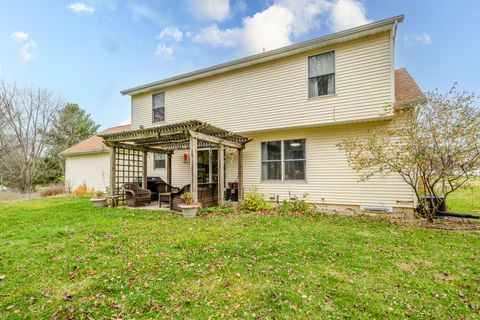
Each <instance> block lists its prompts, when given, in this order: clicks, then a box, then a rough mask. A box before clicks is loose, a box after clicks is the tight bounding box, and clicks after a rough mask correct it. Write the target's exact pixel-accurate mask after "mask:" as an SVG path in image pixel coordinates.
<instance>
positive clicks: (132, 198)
mask: <svg viewBox="0 0 480 320" xmlns="http://www.w3.org/2000/svg"><path fill="white" fill-rule="evenodd" d="M123 190H124V191H125V197H126V202H127V206H131V207H137V206H145V205H147V204H150V203H151V202H152V192H151V191H150V190H148V189H142V188H140V187H139V186H138V185H137V184H135V183H133V182H129V183H125V184H124V185H123Z"/></svg>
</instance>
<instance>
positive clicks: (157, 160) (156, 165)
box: [153, 153, 167, 169]
mask: <svg viewBox="0 0 480 320" xmlns="http://www.w3.org/2000/svg"><path fill="white" fill-rule="evenodd" d="M166 162H167V158H166V157H165V155H164V154H163V153H154V154H153V169H165V167H166Z"/></svg>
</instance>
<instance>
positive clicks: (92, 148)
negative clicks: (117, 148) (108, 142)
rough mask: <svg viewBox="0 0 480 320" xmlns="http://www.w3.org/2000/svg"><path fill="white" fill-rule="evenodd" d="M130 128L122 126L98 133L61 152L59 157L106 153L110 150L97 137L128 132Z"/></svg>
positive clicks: (129, 126)
mask: <svg viewBox="0 0 480 320" xmlns="http://www.w3.org/2000/svg"><path fill="white" fill-rule="evenodd" d="M130 128H131V125H129V124H127V125H123V126H118V127H113V128H108V129H105V130H103V131H101V132H99V133H98V134H97V135H94V136H91V137H89V138H87V139H85V140H83V141H81V142H79V143H77V144H75V145H73V146H71V147H70V148H67V149H65V150H63V151H62V152H60V155H62V156H70V155H77V154H85V153H99V152H107V151H109V150H110V149H109V148H108V147H107V146H105V144H104V143H103V140H102V138H100V137H99V136H98V135H100V134H110V133H117V132H122V131H128V130H130Z"/></svg>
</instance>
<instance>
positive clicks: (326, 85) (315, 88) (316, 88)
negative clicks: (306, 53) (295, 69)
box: [308, 51, 335, 98]
mask: <svg viewBox="0 0 480 320" xmlns="http://www.w3.org/2000/svg"><path fill="white" fill-rule="evenodd" d="M329 94H335V52H334V51H331V52H327V53H322V54H317V55H315V56H311V57H308V97H309V98H311V97H318V96H325V95H329Z"/></svg>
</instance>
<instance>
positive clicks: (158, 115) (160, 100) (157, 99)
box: [152, 92, 165, 122]
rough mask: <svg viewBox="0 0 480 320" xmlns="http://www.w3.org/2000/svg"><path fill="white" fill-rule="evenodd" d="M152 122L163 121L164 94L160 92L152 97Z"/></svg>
mask: <svg viewBox="0 0 480 320" xmlns="http://www.w3.org/2000/svg"><path fill="white" fill-rule="evenodd" d="M152 121H153V122H162V121H165V92H160V93H157V94H154V95H153V96H152Z"/></svg>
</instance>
